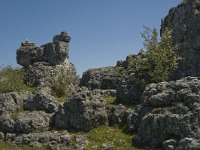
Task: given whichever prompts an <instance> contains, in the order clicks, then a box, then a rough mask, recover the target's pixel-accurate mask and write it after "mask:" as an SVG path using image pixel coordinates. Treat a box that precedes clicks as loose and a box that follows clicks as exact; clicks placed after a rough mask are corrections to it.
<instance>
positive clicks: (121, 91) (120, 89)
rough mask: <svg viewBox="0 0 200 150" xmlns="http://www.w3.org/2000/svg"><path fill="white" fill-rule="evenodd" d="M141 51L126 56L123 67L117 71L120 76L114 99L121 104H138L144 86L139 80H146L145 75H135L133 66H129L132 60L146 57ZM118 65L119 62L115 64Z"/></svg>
mask: <svg viewBox="0 0 200 150" xmlns="http://www.w3.org/2000/svg"><path fill="white" fill-rule="evenodd" d="M145 57H146V56H145V55H144V54H143V53H138V54H136V55H129V56H127V58H126V60H125V61H124V62H123V65H122V66H123V68H121V69H120V70H122V71H119V72H120V73H121V78H120V81H119V84H118V86H117V91H116V101H117V102H118V103H122V104H139V102H140V98H141V95H142V92H143V91H144V88H145V87H143V86H142V85H141V83H140V82H139V80H144V81H147V79H146V77H145V76H141V77H136V75H135V70H134V69H135V68H133V67H132V66H131V64H132V61H133V60H136V61H137V60H142V59H146V58H145ZM117 65H119V64H117Z"/></svg>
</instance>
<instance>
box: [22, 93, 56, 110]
mask: <svg viewBox="0 0 200 150" xmlns="http://www.w3.org/2000/svg"><path fill="white" fill-rule="evenodd" d="M58 105H59V103H58V102H56V99H55V98H54V97H53V96H51V95H49V94H48V93H42V92H41V93H36V95H35V96H34V97H33V98H32V99H31V100H27V101H24V109H25V110H30V111H33V110H43V111H46V112H47V113H53V112H56V111H57V110H58Z"/></svg>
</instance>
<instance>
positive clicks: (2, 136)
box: [0, 132, 4, 140]
mask: <svg viewBox="0 0 200 150" xmlns="http://www.w3.org/2000/svg"><path fill="white" fill-rule="evenodd" d="M0 140H4V133H3V132H0Z"/></svg>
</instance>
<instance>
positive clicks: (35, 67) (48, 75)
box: [24, 60, 76, 86]
mask: <svg viewBox="0 0 200 150" xmlns="http://www.w3.org/2000/svg"><path fill="white" fill-rule="evenodd" d="M61 73H62V74H63V75H64V76H68V77H71V76H76V75H75V68H74V65H73V64H71V63H70V62H69V60H66V61H65V63H63V64H62V65H55V66H51V65H48V64H46V63H44V62H37V63H34V64H32V65H29V66H28V67H26V68H25V77H24V80H25V82H26V83H31V84H34V85H36V86H50V85H51V80H52V79H56V77H58V76H59V75H61Z"/></svg>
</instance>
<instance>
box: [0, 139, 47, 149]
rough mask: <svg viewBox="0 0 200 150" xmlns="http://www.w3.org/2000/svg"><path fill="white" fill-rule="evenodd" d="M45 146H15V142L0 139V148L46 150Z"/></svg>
mask: <svg viewBox="0 0 200 150" xmlns="http://www.w3.org/2000/svg"><path fill="white" fill-rule="evenodd" d="M46 149H47V148H46V147H45V146H41V148H34V147H30V146H17V145H15V144H12V143H9V142H3V141H0V150H46Z"/></svg>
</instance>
